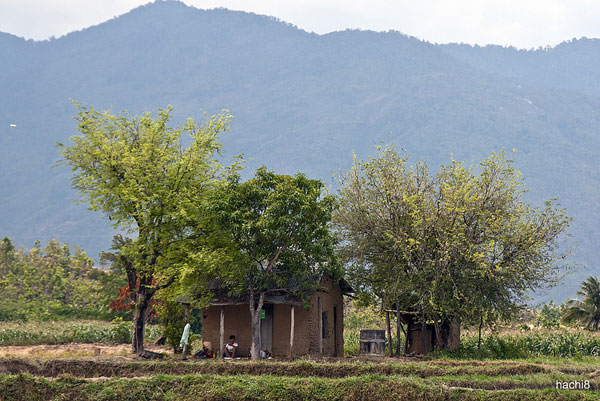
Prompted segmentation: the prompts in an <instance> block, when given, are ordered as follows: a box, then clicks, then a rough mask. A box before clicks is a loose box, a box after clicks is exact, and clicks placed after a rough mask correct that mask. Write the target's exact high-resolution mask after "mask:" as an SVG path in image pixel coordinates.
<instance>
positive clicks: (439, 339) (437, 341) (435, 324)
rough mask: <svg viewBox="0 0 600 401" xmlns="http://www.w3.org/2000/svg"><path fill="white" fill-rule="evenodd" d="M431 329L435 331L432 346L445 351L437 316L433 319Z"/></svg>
mask: <svg viewBox="0 0 600 401" xmlns="http://www.w3.org/2000/svg"><path fill="white" fill-rule="evenodd" d="M433 328H434V330H435V341H434V344H435V345H436V346H437V347H438V348H440V349H445V348H446V345H447V344H446V339H445V338H443V336H442V333H441V330H440V322H439V321H438V319H437V316H435V317H434V320H433Z"/></svg>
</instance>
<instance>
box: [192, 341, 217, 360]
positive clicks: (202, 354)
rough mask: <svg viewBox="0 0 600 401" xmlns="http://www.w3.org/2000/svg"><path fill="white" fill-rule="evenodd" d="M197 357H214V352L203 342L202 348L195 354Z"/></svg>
mask: <svg viewBox="0 0 600 401" xmlns="http://www.w3.org/2000/svg"><path fill="white" fill-rule="evenodd" d="M194 357H195V358H200V359H207V358H212V357H213V352H212V351H211V350H210V349H208V347H207V346H206V345H204V344H202V349H201V350H200V351H197V352H196V353H195V354H194Z"/></svg>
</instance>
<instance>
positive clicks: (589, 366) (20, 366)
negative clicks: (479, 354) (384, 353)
mask: <svg viewBox="0 0 600 401" xmlns="http://www.w3.org/2000/svg"><path fill="white" fill-rule="evenodd" d="M598 362H599V361H598V360H591V359H590V360H586V361H562V362H552V361H545V362H522V361H502V362H499V361H485V362H482V361H452V360H423V361H401V362H382V363H373V362H361V361H352V362H336V363H331V362H309V361H296V362H278V361H262V362H249V361H235V362H223V361H195V362H181V361H174V360H171V361H161V362H131V361H117V360H92V359H89V358H88V359H60V360H58V359H48V360H33V359H23V358H3V359H0V372H2V374H0V399H2V400H3V401H5V400H6V401H8V400H36V399H37V400H53V399H57V400H58V399H69V400H170V399H199V400H262V401H265V400H328V401H332V400H401V399H402V400H404V399H406V400H449V399H456V400H598V399H599V398H600V371H599V370H598ZM557 381H559V382H573V383H575V382H578V383H585V382H586V381H587V383H589V390H557V389H556V382H557Z"/></svg>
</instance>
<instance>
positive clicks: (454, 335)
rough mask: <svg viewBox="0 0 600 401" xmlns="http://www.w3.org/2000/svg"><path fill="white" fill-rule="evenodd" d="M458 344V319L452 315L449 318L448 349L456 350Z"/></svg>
mask: <svg viewBox="0 0 600 401" xmlns="http://www.w3.org/2000/svg"><path fill="white" fill-rule="evenodd" d="M459 346H460V319H459V318H458V317H453V318H452V320H450V333H449V334H448V345H447V349H448V351H456V350H457V349H458V347H459Z"/></svg>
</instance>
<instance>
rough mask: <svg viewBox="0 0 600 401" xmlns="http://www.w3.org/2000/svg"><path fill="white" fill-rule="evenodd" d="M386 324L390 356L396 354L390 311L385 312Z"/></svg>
mask: <svg viewBox="0 0 600 401" xmlns="http://www.w3.org/2000/svg"><path fill="white" fill-rule="evenodd" d="M385 325H386V328H387V338H388V354H389V356H394V349H393V348H392V326H391V323H390V312H388V311H386V312H385Z"/></svg>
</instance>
